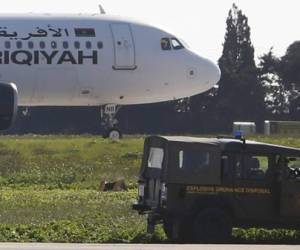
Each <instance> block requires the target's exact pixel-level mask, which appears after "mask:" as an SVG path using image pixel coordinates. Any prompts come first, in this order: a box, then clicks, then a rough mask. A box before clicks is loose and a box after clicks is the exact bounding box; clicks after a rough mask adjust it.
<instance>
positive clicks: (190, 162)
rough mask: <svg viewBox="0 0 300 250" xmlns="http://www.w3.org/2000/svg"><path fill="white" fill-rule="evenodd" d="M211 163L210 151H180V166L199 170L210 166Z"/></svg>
mask: <svg viewBox="0 0 300 250" xmlns="http://www.w3.org/2000/svg"><path fill="white" fill-rule="evenodd" d="M209 163H210V154H209V152H206V151H198V150H184V151H180V152H179V168H182V169H186V170H197V169H203V168H206V167H208V166H209Z"/></svg>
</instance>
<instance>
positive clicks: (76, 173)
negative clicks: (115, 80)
mask: <svg viewBox="0 0 300 250" xmlns="http://www.w3.org/2000/svg"><path fill="white" fill-rule="evenodd" d="M255 139H257V140H260V141H265V142H270V143H276V144H282V145H287V146H295V147H300V138H298V139H297V138H284V139H282V138H280V137H277V138H276V137H275V138H265V137H256V138H255ZM143 140H144V138H142V137H129V138H125V139H124V140H122V141H119V142H113V141H110V140H104V139H102V138H100V137H94V136H33V135H32V136H22V137H19V136H3V137H0V173H1V177H0V241H17V242H24V241H33V242H35V241H38V242H45V241H47V242H49V241H51V242H99V243H100V242H162V241H166V237H165V235H164V233H163V231H162V229H161V228H158V230H157V232H156V234H155V235H154V236H153V237H150V236H148V235H146V233H145V231H146V219H145V217H144V216H140V215H138V214H137V213H136V212H134V211H132V209H131V205H132V204H133V203H134V201H135V199H136V196H137V191H136V181H137V178H138V173H139V167H140V161H141V157H142V149H143ZM120 178H124V179H125V182H126V184H127V186H128V190H127V191H124V192H100V191H99V187H100V184H101V182H102V181H104V180H116V179H120ZM234 236H235V240H236V241H239V242H270V241H271V242H277V243H284V242H288V243H295V242H296V243H299V242H300V235H299V232H296V231H289V230H272V231H270V230H269V231H268V230H263V229H250V230H241V229H236V230H235V232H234Z"/></svg>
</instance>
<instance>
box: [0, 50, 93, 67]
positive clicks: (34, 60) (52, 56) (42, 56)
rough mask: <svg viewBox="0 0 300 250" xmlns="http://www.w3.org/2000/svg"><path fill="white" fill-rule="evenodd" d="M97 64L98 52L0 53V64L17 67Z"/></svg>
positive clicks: (23, 51)
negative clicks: (15, 65)
mask: <svg viewBox="0 0 300 250" xmlns="http://www.w3.org/2000/svg"><path fill="white" fill-rule="evenodd" d="M88 62H89V63H92V64H98V51H97V50H93V51H88V52H86V51H82V50H79V51H77V53H76V54H75V53H73V52H71V51H68V50H65V51H58V50H53V51H51V52H47V51H45V50H35V51H27V50H15V51H8V50H5V51H0V64H4V65H5V64H11V63H13V64H17V65H27V66H31V65H39V64H57V65H60V64H85V63H88Z"/></svg>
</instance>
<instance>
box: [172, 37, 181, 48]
mask: <svg viewBox="0 0 300 250" xmlns="http://www.w3.org/2000/svg"><path fill="white" fill-rule="evenodd" d="M171 43H172V48H173V49H174V50H180V49H183V48H184V46H183V45H182V43H181V42H180V41H179V40H178V39H177V38H171Z"/></svg>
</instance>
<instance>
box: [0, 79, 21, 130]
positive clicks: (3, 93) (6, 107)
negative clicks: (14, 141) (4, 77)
mask: <svg viewBox="0 0 300 250" xmlns="http://www.w3.org/2000/svg"><path fill="white" fill-rule="evenodd" d="M17 110H18V90H17V87H16V85H15V84H14V83H1V82H0V130H6V129H8V128H9V127H10V126H11V125H12V124H13V122H14V120H15V118H16V116H17Z"/></svg>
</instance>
